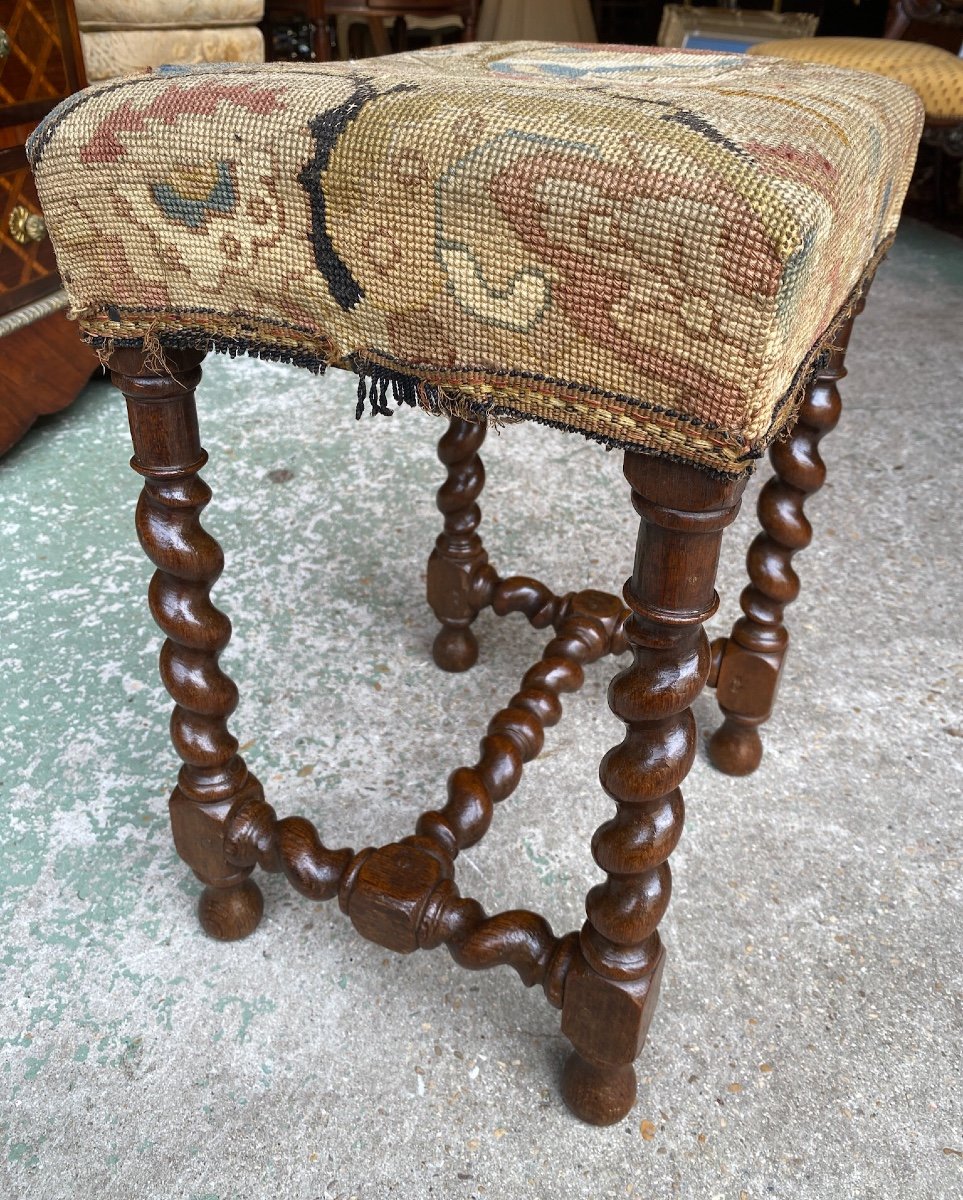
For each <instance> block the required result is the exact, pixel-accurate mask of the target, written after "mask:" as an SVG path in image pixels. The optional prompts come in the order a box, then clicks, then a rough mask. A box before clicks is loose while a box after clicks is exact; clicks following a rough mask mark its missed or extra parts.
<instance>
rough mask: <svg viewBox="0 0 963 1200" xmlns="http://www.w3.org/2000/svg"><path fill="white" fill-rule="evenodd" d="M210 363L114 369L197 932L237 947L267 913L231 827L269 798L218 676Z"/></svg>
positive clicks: (121, 359)
mask: <svg viewBox="0 0 963 1200" xmlns="http://www.w3.org/2000/svg"><path fill="white" fill-rule="evenodd" d="M203 357H204V355H203V354H201V353H199V352H194V351H179V352H178V351H170V352H168V354H167V363H166V367H163V368H162V367H159V366H158V367H152V366H149V365H148V362H147V359H146V357H145V355H144V354H143V353H142V352H140V351H137V350H118V351H115V353H114V354H113V355H112V357H111V360H110V367H111V379H112V381H113V383H114V384H115V385H116V386H117V387H118V388H119V389H120V390H121V392H123V394H124V396H125V397H126V399H127V414H128V419H129V421H130V432H131V440H132V442H133V444H134V456H133V458H132V459H131V464H130V465H131V466H132V467H133V468H134V470H135V471H137V472H138V474H140V475H142V476H143V478H144V486H143V489H142V490H141V494H140V499H139V501H138V503H137V516H136V525H137V536H138V539H139V540H140V544H141V546H142V548H143V550H144V553H145V554H146V555H147V557H148V558H149V559H150V560H151V562H152V563H153V564H154V566H155V567H156V568H157V570H156V571H155V572H154V575H153V578H152V579H151V582H150V590H149V593H148V599H149V602H150V610H151V614H152V615H153V617H154V620H155V621H156V622H157V624H158V626H159V627H160V629H161V630H162V632H163V633H164V634H166V640H165V642H164V644H163V646H162V647H161V653H160V674H161V679H162V680H163V682H164V686H165V687H166V688H167V691H168V692H169V693H170V696H171V699H172V700H173V701H174V706H175V707H174V711H173V713H172V715H171V726H170V729H171V740H172V741H173V743H174V748H175V749H176V751H177V753H178V755H179V756H180V758H181V761H182V763H183V766H182V767H181V770H180V774H179V775H178V780H177V787H176V788H175V789H174V792H173V794H172V795H171V798H170V812H171V825H172V828H173V833H174V844H175V846H176V847H177V852H178V854H180V856H181V858H183V859H184V861H185V862H186V863H187V864H188V865H189V866H190V867H191V869H192V870H193V871H194V874H195V875H196V876H197V877H198V879H200V880H201V882H202V883H204V884H205V885H206V886H205V889H204V891H203V892H202V893H201V898H200V904H199V914H200V919H201V924H202V925H203V926H204V928H205V930H206V931H207V932H208V933H209V934H211V935H212V936H213V937H217V938H223V939H230V938H237V937H243V936H244V935H245V934H248V933H250V932H251V931H252V930H253V929H254V928H255V927H256V925H257V923H258V921H259V920H260V918H261V912H262V908H263V902H262V900H261V893H260V891H259V890H258V888H257V886H256V885H255V884H254V883H252V882H250V881H249V880H248V878H247V877H248V876H249V875H250V874H251V867H238V866H236V865H235V864H233V863H231V862H229V861H228V859H227V857H226V856H225V853H224V825H225V822H226V821H227V818H228V814H229V813H230V811H231V809H232V807H233V806H234V805H235V804H236V803H238V802H240V801H243V800H246V799H249V798H252V797H260V796H261V795H262V794H263V793H262V791H261V785H260V784H259V783H258V781H257V780H256V779H255V778H254V776H253V775H251V774H250V773H249V772H248V769H247V766H246V764H245V762H244V760H243V758H241V756H240V755H239V754H238V752H237V739H236V738H235V737H234V735H233V734H232V733H230V731H229V730H228V727H227V719H228V717H229V716H230V715H231V713H233V711H234V709H235V708H236V707H237V700H238V696H237V688H236V687H235V685H234V683H233V681H232V680H231V679H230V678H228V676H227V675H225V674H224V672H223V671H222V670H221V668H220V666H219V665H218V658H219V657H220V654H221V652H222V651H223V650H224V648H225V646H226V645H227V643H228V641H229V640H230V637H231V622H230V621H229V620H228V618H227V617H226V616H225V615H224V613H222V612H221V611H220V609H218V608H215V606H214V605H213V604H212V603H211V598H210V593H211V588H212V586H213V585H214V583H215V582H216V580H217V579H218V577H219V576H220V574H221V571H222V570H223V568H224V555H223V553H222V552H221V548H220V546H219V545H218V544H217V542H216V541H215V540H214V538H212V537H211V535H210V534H209V533H208V532H207V531H206V530H205V529H204V528H203V526H202V525H201V521H200V517H201V513H202V512H203V510H204V508H205V507H206V505H207V504H208V502H209V501H210V498H211V490H210V488H209V487H208V486H207V484H206V483H205V482H204V481H203V479H201V477H200V475H199V474H198V472H199V471H200V470H201V468H202V467H203V466H204V464H205V463H206V462H207V454H206V452H205V451H204V450H203V449H201V443H200V435H199V433H198V427H197V410H196V408H195V403H194V390H195V388H196V387H197V384H198V383H199V381H200V378H201V369H200V363H201V360H202V359H203Z"/></svg>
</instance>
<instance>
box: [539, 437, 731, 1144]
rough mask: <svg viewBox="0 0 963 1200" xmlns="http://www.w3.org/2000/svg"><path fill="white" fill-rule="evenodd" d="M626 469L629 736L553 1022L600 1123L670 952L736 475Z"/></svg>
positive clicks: (633, 460)
mask: <svg viewBox="0 0 963 1200" xmlns="http://www.w3.org/2000/svg"><path fill="white" fill-rule="evenodd" d="M625 475H626V478H627V479H628V481H629V484H630V485H631V488H632V502H633V505H634V507H635V510H636V512H637V513H638V514H639V516H640V518H641V522H640V528H639V536H638V543H637V547H636V556H635V567H634V569H633V572H632V576H631V578H630V579H629V580H628V582H627V583H626V585H625V591H624V595H625V599H626V602H627V603H628V606H629V609H630V610H631V614H632V615H631V616H630V617H629V619H628V622H627V623H626V626H625V633H626V636H627V638H628V644H629V648H630V649H631V651H632V659H633V660H632V663H631V665H630V666H629V667H627V668H626V669H625V670H624V671H621V672H620V673H619V674H618V675H616V677H615V679H613V681H612V684H611V686H610V688H609V704H610V706H611V708H612V711H613V712H614V713H615V715H616V716H618V717H620V718H621V720H622V721H624V723H625V727H626V732H625V737H624V739H623V740H622V741H621V742H620V743H619V745H617V746H615V747H614V748H613V749H612V750H610V751H609V752H608V754H606V755H605V757H604V758H603V759H602V763H601V766H600V768H599V778H600V780H601V783H602V787H603V788H604V789H605V791H606V793H607V794H608V795H609V796H610V797H611V799H612V800H614V801H615V805H616V814H615V816H614V817H613V818H611V819H610V820H609V821H607V822H606V823H605V824H604V825H601V826H600V827H599V829H598V830H597V831H596V833H595V836H594V838H593V839H592V854H593V856H594V858H595V861H596V863H597V864H598V865H599V867H600V868H601V869H602V870H603V871H604V872H605V874H606V879H605V881H604V883H600V884H597V885H596V886H595V887H594V888H592V890H591V891H590V892H589V894H588V897H587V899H586V904H585V910H586V914H587V916H588V920H587V921H586V923H585V925H583V927H582V931H581V935H580V937H579V954H578V956H577V958H576V961H575V963H574V964H573V967H572V969H571V971H570V972H569V976H568V979H567V981H566V988H565V1001H564V1006H563V1010H562V1030H563V1032H564V1033H565V1034H566V1035H567V1036H568V1038H569V1040H570V1041H571V1042H572V1044H573V1046H574V1048H575V1049H574V1051H573V1053H572V1055H571V1056H570V1058H569V1060H568V1063H567V1065H566V1068H565V1076H564V1082H563V1094H564V1096H565V1100H566V1102H567V1103H568V1105H569V1107H570V1108H571V1109H572V1110H573V1112H575V1113H576V1114H577V1115H578V1116H580V1117H581V1118H582V1119H583V1120H585V1121H589V1122H591V1123H592V1124H595V1125H608V1124H611V1123H612V1122H614V1121H618V1120H620V1119H621V1118H622V1117H624V1116H625V1115H626V1113H627V1112H628V1111H629V1109H630V1108H631V1106H632V1103H633V1101H634V1099H635V1086H636V1085H635V1072H634V1068H633V1067H632V1063H633V1061H634V1059H635V1058H636V1056H637V1055H638V1053H639V1051H640V1050H641V1049H642V1045H643V1043H644V1041H645V1036H646V1032H647V1030H648V1027H649V1023H650V1021H651V1019H652V1014H653V1012H654V1010H655V1004H656V1001H657V998H658V992H659V983H660V980H661V976H662V968H663V963H664V958H665V952H664V949H663V947H662V942H661V940H660V938H659V933H658V928H657V927H658V924H659V922H660V921H661V919H662V917H663V915H664V913H665V910H666V907H667V905H668V903H669V895H670V892H671V880H672V875H671V871H670V869H669V864H668V858H669V855H670V854H671V853H672V851H673V849H674V848H675V846H676V843H677V842H678V840H679V837H680V835H681V833H682V820H683V811H684V809H683V803H682V792H681V791H680V785H681V783H682V781H683V779H684V778H685V776H686V775H687V774H688V772H689V768H690V767H691V765H692V761H693V759H694V757H695V747H696V733H695V720H694V718H693V716H692V712H691V708H690V705H691V704H692V702H693V701H694V700H695V698H696V697H697V696H698V694H699V693H700V692H701V690H702V688H703V686H704V684H705V681H706V676H707V675H708V672H709V658H710V655H709V643H708V641H707V639H706V635H705V633H704V631H703V628H702V625H703V622H705V621H706V620H708V618H709V617H710V616H712V614H713V613H714V612H715V610H716V608H717V606H718V602H719V601H718V597H717V595H716V593H715V587H714V583H715V575H716V567H717V564H718V560H719V548H720V545H721V541H722V533H723V530H724V529H725V528H726V526H727V525H729V524H730V523H731V522H732V521H733V520H734V519H735V516H736V514H737V512H738V511H739V504H740V500H741V496H742V491H743V489H744V487H745V480H744V479H741V480H736V481H732V480H723V479H718V478H714V477H713V476H710V475H708V474H706V473H705V472H703V471H699V470H697V469H695V468H694V467H688V466H682V465H676V464H673V463H668V462H663V461H660V460H653V459H651V458H647V457H645V456H644V455H640V454H632V453H626V455H625Z"/></svg>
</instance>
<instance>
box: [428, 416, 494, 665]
mask: <svg viewBox="0 0 963 1200" xmlns="http://www.w3.org/2000/svg"><path fill="white" fill-rule="evenodd" d="M486 431H487V430H486V425H485V424H484V422H479V423H477V424H472V423H471V422H469V421H463V420H462V419H461V418H460V417H452V418H451V421H450V423H449V426H448V430H447V431H446V433H445V434H444V435H443V436H442V438H441V440H440V441H439V443H438V457H439V458H440V459H441V461H442V462H443V463H444V464H445V466H446V467H447V468H448V478H447V479H446V480H445V482H444V483H443V484H442V485H441V487H440V488H439V489H438V496H437V501H436V503H437V505H438V508H439V510H440V511H441V513H442V514H443V516H444V518H445V527H444V530H443V531H442V533H441V534H439V536H438V540H437V542H436V543H435V548H434V550H432V552H431V556H430V557H429V559H428V603H429V605H430V606H431V608H432V611H433V612H434V614H435V616H436V617H437V618H438V620H439V621H440V622H441V629H440V630H439V631H438V635H437V636H436V638H435V641H434V644H433V646H432V648H431V653H432V657H433V658H434V660H435V662H436V663H437V664H438V666H439V667H441V668H442V670H444V671H467V670H468V669H469V667H473V666H474V665H475V662H476V661H477V659H478V642H477V640H476V639H475V635H474V633H472V631H471V629H470V626H471V624H472V622H473V621H474V620H475V618H476V617H477V616H478V613H479V612H480V611H481V609H482V608H483V607H484V605H485V603H486V598H485V597H486V595H487V593H486V592H485V591H484V589H483V588H482V589H480V586H479V585H480V583H481V580H482V578H483V576H484V574H485V572H484V570H483V568H485V567H486V566H487V564H488V555H487V554H486V552H485V549H484V547H483V546H482V542H481V538H480V537H479V536H478V533H477V532H476V530H477V529H478V524H479V522H480V521H481V509H479V507H478V504H477V503H476V501H477V499H478V496H479V494H480V493H481V490H482V488H483V487H484V486H485V468H484V466H483V465H482V460H481V459H480V458H479V456H478V449H479V447H480V446H481V444H482V442H483V441H484V440H485V433H486Z"/></svg>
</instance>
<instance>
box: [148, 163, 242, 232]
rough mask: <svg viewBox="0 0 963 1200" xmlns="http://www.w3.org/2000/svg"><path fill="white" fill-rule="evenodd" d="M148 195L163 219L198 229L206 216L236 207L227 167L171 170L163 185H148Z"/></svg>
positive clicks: (231, 180)
mask: <svg viewBox="0 0 963 1200" xmlns="http://www.w3.org/2000/svg"><path fill="white" fill-rule="evenodd" d="M150 190H151V194H152V195H153V197H154V199H155V200H156V202H157V206H158V208H159V209H160V210H161V212H162V213H163V214H164V216H165V217H170V219H171V220H172V221H180V222H181V223H182V224H184V225H186V226H187V227H188V228H189V229H198V228H199V227H200V226H201V225H203V224H204V222H205V221H206V220H207V218H208V217H209V216H226V215H227V214H228V213H232V212H233V211H234V209H235V208H236V207H237V190H236V188H235V187H234V181H233V177H232V173H231V164H230V163H226V162H219V163H215V164H213V165H212V166H209V165H205V166H199V167H181V168H174V169H173V170H171V171H170V172H169V173H168V178H167V182H165V183H153V184H151V189H150Z"/></svg>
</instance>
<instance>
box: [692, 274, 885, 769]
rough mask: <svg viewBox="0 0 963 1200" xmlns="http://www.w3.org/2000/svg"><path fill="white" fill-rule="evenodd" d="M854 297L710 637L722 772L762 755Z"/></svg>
mask: <svg viewBox="0 0 963 1200" xmlns="http://www.w3.org/2000/svg"><path fill="white" fill-rule="evenodd" d="M864 303H865V298H864V299H862V300H860V301H859V303H858V304H857V306H856V308H855V309H854V311H853V315H852V316H851V317H850V319H849V320H848V321H847V322H846V324H845V325H843V326H842V327H841V328H840V331H839V334H838V336H837V340H836V344H835V346H834V347H833V349H832V351H831V352H830V354H829V358H828V361H827V362H826V365H825V366H824V367H822V368H821V369H820V370H819V371H818V372H817V373H816V375H815V376H814V378H813V381H812V383H811V384H810V386H809V389H808V390H807V392H806V396H805V399H804V400H803V403H802V407H801V408H800V410H799V418H798V420H797V422H796V426H795V428H794V429H793V431H792V434H791V435H790V436H789V438H788V439H787V440H785V441H778V442H775V443H774V444H773V446H772V448H771V449H770V451H769V458H770V461H771V462H772V465H773V467H774V468H775V474H774V475H773V477H772V478H771V479H769V480H768V482H767V483H766V485H765V487H763V489H762V491H761V492H760V493H759V504H758V513H759V523H760V524H761V525H762V532H761V533H759V534H757V535H756V538H755V540H754V541H753V543H752V545H751V546H750V547H749V554H748V556H747V558H746V568H747V570H748V572H749V586H748V587H747V588H745V589H744V590H743V593H742V596H741V597H740V601H739V602H740V604H741V606H742V611H743V616H742V617H740V618H739V620H738V621H736V623H735V625H734V626H733V627H732V633H731V634H730V636H729V637H728V638H718V639H717V640H716V641H714V642H713V643H712V657H713V668H712V676H711V679H710V682H713V683H714V684H715V687H716V699H717V700H718V702H719V708H720V709H721V710H722V714H723V717H724V718H725V720H724V721H723V723H722V725H720V727H719V728H718V729H717V730H716V732H715V733H714V734H713V735H712V737H711V738H710V739H709V758H710V759H711V761H712V763H713V765H714V766H716V767H718V768H719V770H720V771H724V772H725V773H726V774H727V775H749V774H750V773H751V772H752V771H754V770H755V769H756V767H758V766H759V763H760V761H761V760H762V741H761V739H760V737H759V728H758V727H759V726H760V725H762V724H764V723H765V722H766V721H768V720H769V718H770V716H771V715H772V710H773V705H774V704H775V699H776V690H777V688H778V685H779V676H780V675H781V673H782V667H783V662H784V661H785V657H786V651H787V649H788V648H789V631H788V630H787V629H786V626H785V625H784V624H783V615H784V613H785V609H786V605H787V604H791V603H792V602H793V600H795V599H796V597H797V596H798V595H799V576H798V575H797V574H796V572H795V571H794V570H793V569H792V565H791V560H792V557H793V555H794V554H795V553H796V552H797V550H802V549H804V548H805V547H806V546H808V545H809V543H810V542H811V541H812V535H813V531H812V526H811V525H810V523H809V521H808V519H807V518H806V515H805V513H804V512H803V504H804V503H805V501H806V499H807V497H809V496H811V495H812V494H813V493H814V492H818V491H819V489H820V488H821V487H822V485H823V483H824V482H825V479H826V466H825V464H824V463H823V460H822V459H821V458H820V456H819V450H818V444H819V441H820V439H821V438H822V437H823V435H824V434H826V433H829V432H830V430H832V429H834V428H835V426H836V423H837V422H838V421H839V416H840V412H841V411H842V404H841V401H840V398H839V388H838V387H837V383H838V381H839V380H840V379H842V378H843V376H844V375H845V374H846V368H845V365H844V363H845V358H846V348H847V346H848V345H849V338H850V334H851V333H852V328H853V321H854V320H855V318H856V316H857V315H858V314H859V313H860V312H861V311H862V309H863V304H864Z"/></svg>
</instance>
